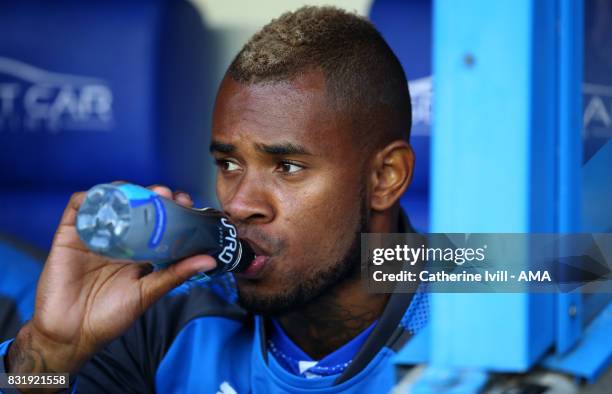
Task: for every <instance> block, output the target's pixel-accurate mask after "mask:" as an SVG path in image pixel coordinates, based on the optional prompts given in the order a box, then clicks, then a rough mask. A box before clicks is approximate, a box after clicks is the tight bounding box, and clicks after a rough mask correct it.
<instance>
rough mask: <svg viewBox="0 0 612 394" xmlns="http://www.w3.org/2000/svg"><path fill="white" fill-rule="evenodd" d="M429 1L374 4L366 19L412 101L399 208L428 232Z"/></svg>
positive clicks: (389, 0) (386, 0) (390, 0)
mask: <svg viewBox="0 0 612 394" xmlns="http://www.w3.org/2000/svg"><path fill="white" fill-rule="evenodd" d="M431 15H432V14H431V0H411V1H405V0H375V1H374V2H373V4H372V7H371V9H370V13H369V17H370V20H371V21H372V22H373V23H374V25H375V26H376V28H377V29H378V30H379V31H380V32H381V34H382V35H383V37H384V38H385V40H386V41H387V43H388V44H389V46H390V47H391V49H393V52H395V54H396V55H397V57H398V58H399V60H400V62H401V63H402V66H403V67H404V71H405V73H406V78H407V79H408V81H409V82H408V85H409V87H410V96H411V101H412V132H411V137H410V142H411V144H412V147H413V149H414V151H415V154H416V166H415V173H414V178H413V181H412V184H411V185H410V187H409V189H408V191H407V192H406V193H405V194H404V196H402V199H401V205H402V207H403V208H404V209H405V210H406V212H407V214H408V216H409V217H410V220H411V221H412V224H413V225H414V227H416V229H417V230H419V231H427V230H428V229H429V216H430V215H429V192H430V191H429V172H430V160H429V146H430V135H431V134H430V130H431V98H432V89H431V88H432V77H431Z"/></svg>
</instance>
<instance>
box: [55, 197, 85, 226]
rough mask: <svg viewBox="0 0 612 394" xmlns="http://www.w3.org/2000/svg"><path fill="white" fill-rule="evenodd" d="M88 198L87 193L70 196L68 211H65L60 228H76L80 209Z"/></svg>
mask: <svg viewBox="0 0 612 394" xmlns="http://www.w3.org/2000/svg"><path fill="white" fill-rule="evenodd" d="M86 196H87V192H76V193H73V194H72V196H70V200H69V201H68V205H67V206H66V209H64V213H63V214H62V219H61V220H60V226H62V225H65V226H74V225H75V223H76V217H77V213H78V212H79V208H80V207H81V204H82V203H83V200H85V197H86Z"/></svg>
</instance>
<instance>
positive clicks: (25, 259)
mask: <svg viewBox="0 0 612 394" xmlns="http://www.w3.org/2000/svg"><path fill="white" fill-rule="evenodd" d="M42 261H43V256H41V255H40V254H38V253H37V252H36V251H33V250H30V249H29V248H27V247H24V246H23V245H19V244H16V243H14V242H12V241H9V240H7V239H4V238H0V266H1V267H2V268H1V272H2V274H1V275H0V343H2V342H4V341H5V340H7V339H9V338H12V337H14V336H15V334H16V333H17V331H18V330H19V327H21V325H22V324H23V323H25V322H26V320H28V319H30V318H31V317H32V313H33V311H34V298H35V295H36V282H37V281H38V276H39V275H40V272H41V270H42Z"/></svg>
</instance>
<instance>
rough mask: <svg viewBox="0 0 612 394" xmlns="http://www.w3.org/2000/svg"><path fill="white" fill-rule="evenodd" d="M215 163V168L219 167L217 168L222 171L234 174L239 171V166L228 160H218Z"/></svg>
mask: <svg viewBox="0 0 612 394" xmlns="http://www.w3.org/2000/svg"><path fill="white" fill-rule="evenodd" d="M216 162H217V166H219V168H221V169H222V170H223V171H227V172H234V171H238V170H239V169H240V166H239V165H238V164H236V163H234V162H233V161H230V160H223V159H219V160H216Z"/></svg>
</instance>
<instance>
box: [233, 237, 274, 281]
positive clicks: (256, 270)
mask: <svg viewBox="0 0 612 394" xmlns="http://www.w3.org/2000/svg"><path fill="white" fill-rule="evenodd" d="M243 240H244V241H246V242H247V243H248V244H249V246H250V247H251V249H253V252H254V253H255V258H254V259H253V261H251V263H250V264H249V265H247V267H246V268H245V269H244V270H242V271H240V272H237V273H236V275H238V276H239V277H243V278H247V279H256V278H258V277H259V276H260V275H261V272H262V271H263V269H264V268H265V266H266V264H267V263H268V260H270V253H269V252H267V251H266V250H265V249H264V248H262V247H261V246H260V245H259V244H257V242H254V241H252V240H250V239H248V238H244V239H243Z"/></svg>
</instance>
